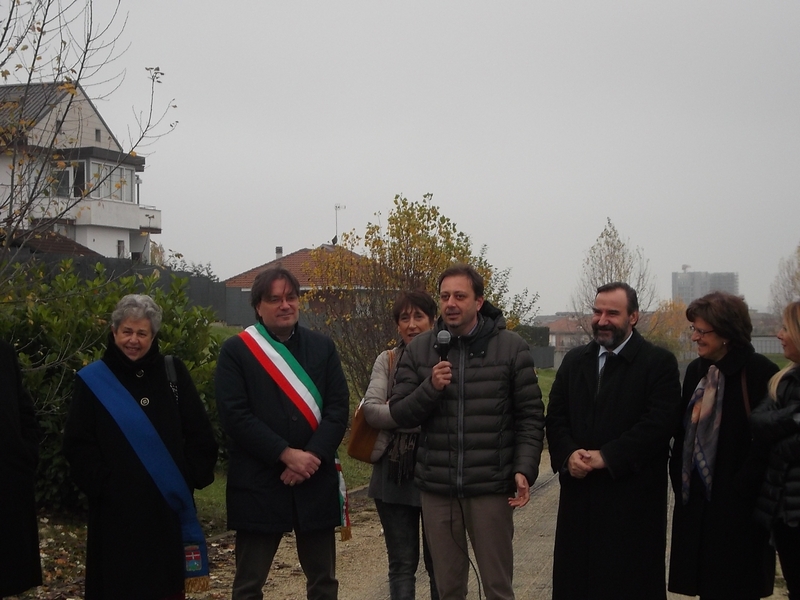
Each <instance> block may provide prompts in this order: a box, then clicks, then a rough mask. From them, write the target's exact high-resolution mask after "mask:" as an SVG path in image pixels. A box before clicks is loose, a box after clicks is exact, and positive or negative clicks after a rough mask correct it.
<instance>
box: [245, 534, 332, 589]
mask: <svg viewBox="0 0 800 600" xmlns="http://www.w3.org/2000/svg"><path fill="white" fill-rule="evenodd" d="M294 535H295V539H296V540H297V557H298V558H299V559H300V566H301V567H302V568H303V573H304V574H305V576H306V597H307V598H308V600H336V599H337V595H338V592H339V582H338V581H337V580H336V537H335V532H334V530H333V529H322V530H317V531H305V532H303V531H295V532H294ZM282 538H283V533H257V532H253V531H244V530H238V531H237V532H236V575H235V576H234V578H233V595H232V596H231V598H232V600H262V599H263V598H264V594H263V592H262V589H263V587H264V583H266V581H267V575H268V574H269V568H270V566H271V565H272V560H273V559H274V558H275V553H276V552H277V551H278V546H279V545H280V543H281V539H282Z"/></svg>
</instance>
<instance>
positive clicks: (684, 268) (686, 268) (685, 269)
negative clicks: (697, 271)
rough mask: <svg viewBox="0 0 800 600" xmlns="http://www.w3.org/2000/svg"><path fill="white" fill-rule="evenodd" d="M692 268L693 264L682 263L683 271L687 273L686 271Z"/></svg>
mask: <svg viewBox="0 0 800 600" xmlns="http://www.w3.org/2000/svg"><path fill="white" fill-rule="evenodd" d="M691 268H692V265H681V271H683V272H684V273H686V271H688V270H689V269H691Z"/></svg>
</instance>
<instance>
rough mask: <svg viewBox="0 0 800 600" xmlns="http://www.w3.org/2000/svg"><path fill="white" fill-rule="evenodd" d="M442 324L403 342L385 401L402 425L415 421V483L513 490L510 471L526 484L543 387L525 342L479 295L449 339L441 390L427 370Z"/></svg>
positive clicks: (432, 488) (531, 475) (444, 489)
mask: <svg viewBox="0 0 800 600" xmlns="http://www.w3.org/2000/svg"><path fill="white" fill-rule="evenodd" d="M443 328H444V325H443V323H442V320H441V319H439V321H438V322H437V325H436V327H434V329H433V330H431V331H428V332H425V333H422V334H420V335H418V336H417V337H416V338H414V340H413V341H412V342H411V344H409V346H408V348H407V349H406V351H405V353H404V355H403V358H402V359H401V360H400V364H399V365H398V368H397V376H396V380H395V387H394V388H393V393H392V398H391V400H390V411H391V415H392V418H394V420H395V421H397V423H398V424H399V425H400V426H401V427H416V426H418V425H421V426H422V433H421V435H420V445H419V449H418V451H417V466H416V470H415V480H416V484H417V486H418V487H419V488H420V489H421V490H423V491H426V492H431V493H434V494H441V495H448V496H449V495H453V496H457V497H459V498H463V497H470V496H481V495H485V494H512V495H513V493H514V491H515V490H516V485H515V483H514V474H515V473H522V474H524V475H525V476H526V477H527V479H528V483H529V484H531V485H532V484H533V482H534V481H535V480H536V476H537V475H538V472H539V458H540V456H541V453H542V442H543V438H544V405H543V403H542V393H541V390H540V389H539V385H538V379H537V377H536V372H535V371H534V368H533V357H532V356H531V353H530V350H529V349H528V344H527V343H526V342H525V341H524V340H523V339H522V338H521V337H519V336H518V335H517V334H515V333H513V332H511V331H507V330H506V329H505V319H504V318H503V316H502V314H501V313H500V311H499V310H498V309H496V308H494V307H493V306H491V305H490V304H489V303H488V302H485V303H484V304H483V307H482V308H481V312H480V316H479V323H478V327H477V329H476V331H475V332H474V333H473V334H472V335H469V336H464V337H460V338H457V337H454V338H453V340H452V342H451V344H450V352H449V354H448V361H449V362H450V363H451V364H452V365H453V378H452V382H451V383H450V384H449V385H448V386H447V387H446V388H445V389H444V390H442V391H441V392H440V391H437V390H435V389H434V388H433V385H432V384H431V377H430V376H431V370H432V368H433V366H434V365H435V364H436V363H437V362H439V353H438V347H437V344H436V339H437V338H436V336H437V334H438V332H439V331H440V330H441V329H443Z"/></svg>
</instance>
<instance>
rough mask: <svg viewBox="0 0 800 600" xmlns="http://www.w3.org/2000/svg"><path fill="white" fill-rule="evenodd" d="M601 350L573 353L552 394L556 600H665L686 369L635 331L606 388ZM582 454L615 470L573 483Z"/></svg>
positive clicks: (609, 367) (607, 373)
mask: <svg viewBox="0 0 800 600" xmlns="http://www.w3.org/2000/svg"><path fill="white" fill-rule="evenodd" d="M599 349H600V347H599V345H598V344H597V343H596V342H591V343H589V344H587V345H586V346H582V347H580V348H575V349H574V350H571V351H570V352H569V353H568V354H567V355H566V357H564V361H563V363H562V364H561V367H560V368H559V370H558V373H557V374H556V379H555V382H554V383H553V388H552V391H551V392H550V404H549V407H548V414H547V440H548V443H549V445H550V457H551V461H552V467H553V470H554V471H556V472H558V473H559V477H560V482H561V495H560V499H559V507H558V523H557V526H556V542H555V553H554V564H553V599H554V600H563V599H572V598H574V599H584V598H590V597H591V598H592V599H593V600H602V599H608V600H612V599H613V600H622V599H625V598H631V599H634V598H636V599H640V598H648V600H658V599H660V598H661V599H663V598H666V589H665V565H664V554H665V549H666V523H667V514H666V513H667V459H668V455H669V441H670V438H671V437H672V434H673V431H674V430H675V426H676V424H677V423H678V422H679V419H680V402H681V391H680V383H679V376H678V363H677V361H676V359H675V357H674V356H673V355H672V354H671V353H669V352H668V351H667V350H664V349H662V348H658V347H656V346H653V345H652V344H651V343H649V342H647V341H646V340H645V339H644V338H642V336H641V335H639V333H638V332H637V331H636V330H634V331H633V334H632V336H631V338H630V340H629V341H628V343H627V344H626V345H625V347H624V348H623V349H622V350H621V351H620V354H619V355H618V356H617V357H614V359H612V360H611V361H610V362H608V363H607V364H606V367H605V370H604V373H603V377H602V382H601V383H600V385H598V380H599V377H598V359H597V357H598V352H599ZM581 448H583V449H586V450H596V449H599V450H600V451H601V452H602V454H603V457H604V459H605V462H606V465H607V468H605V469H601V470H596V471H593V472H591V473H589V475H587V477H586V478H585V479H575V478H574V477H572V476H571V475H570V474H569V473H568V472H567V470H566V468H565V465H566V463H567V459H568V458H569V456H570V455H571V454H572V453H573V452H574V451H575V450H578V449H581ZM578 557H580V558H579V559H578ZM578 564H579V565H580V569H579V570H580V572H576V565H578Z"/></svg>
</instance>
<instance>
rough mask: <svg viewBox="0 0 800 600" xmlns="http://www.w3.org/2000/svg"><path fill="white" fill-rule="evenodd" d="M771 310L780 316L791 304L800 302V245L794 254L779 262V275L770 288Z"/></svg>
mask: <svg viewBox="0 0 800 600" xmlns="http://www.w3.org/2000/svg"><path fill="white" fill-rule="evenodd" d="M769 291H770V309H771V310H772V312H773V313H775V314H776V315H778V316H781V315H782V314H783V309H784V307H785V306H786V305H787V304H789V303H790V302H794V301H795V300H800V244H798V245H797V249H796V250H795V251H794V254H791V255H789V256H785V257H784V258H782V259H781V260H780V261H779V262H778V274H777V275H776V276H775V280H774V281H773V282H772V285H771V286H770V288H769Z"/></svg>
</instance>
